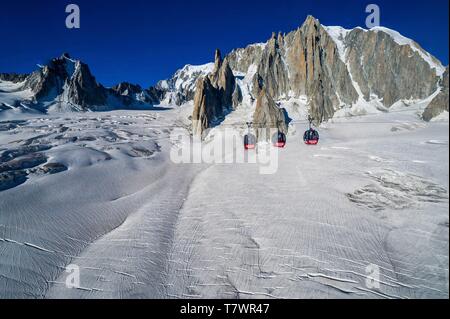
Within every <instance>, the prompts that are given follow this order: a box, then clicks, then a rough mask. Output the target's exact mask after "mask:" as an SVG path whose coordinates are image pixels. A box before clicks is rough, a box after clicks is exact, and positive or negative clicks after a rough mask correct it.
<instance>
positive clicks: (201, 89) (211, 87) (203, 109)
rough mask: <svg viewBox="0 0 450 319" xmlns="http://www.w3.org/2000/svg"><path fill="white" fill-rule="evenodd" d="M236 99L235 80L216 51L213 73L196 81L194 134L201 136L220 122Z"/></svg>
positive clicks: (227, 65) (237, 94)
mask: <svg viewBox="0 0 450 319" xmlns="http://www.w3.org/2000/svg"><path fill="white" fill-rule="evenodd" d="M236 99H239V92H236V79H235V77H234V74H233V71H232V70H231V67H230V63H229V60H228V59H227V58H225V59H224V60H223V61H222V57H221V54H220V50H218V49H217V50H216V52H215V64H214V70H213V72H211V73H209V74H208V75H207V76H205V77H202V78H200V79H199V80H198V81H197V87H196V92H195V97H194V111H193V115H192V121H193V131H194V134H201V133H202V132H203V131H204V130H205V129H207V128H209V127H211V126H212V125H213V124H214V123H217V122H219V121H221V120H222V119H223V117H224V114H225V113H226V112H228V111H230V110H231V109H232V108H233V101H236ZM234 103H236V102H234Z"/></svg>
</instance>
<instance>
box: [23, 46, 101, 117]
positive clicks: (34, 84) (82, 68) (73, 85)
mask: <svg viewBox="0 0 450 319" xmlns="http://www.w3.org/2000/svg"><path fill="white" fill-rule="evenodd" d="M24 88H26V89H31V90H32V91H33V93H34V97H35V101H36V102H48V101H52V100H55V101H56V102H57V103H59V104H69V105H72V106H75V107H79V108H81V109H82V110H87V109H91V108H93V109H95V107H97V106H105V105H106V104H107V96H108V90H107V89H105V88H104V87H103V86H102V85H101V84H99V83H97V81H96V79H95V77H94V76H93V75H92V74H91V72H90V70H89V67H88V65H87V64H85V63H83V62H81V61H75V60H72V59H71V58H70V56H69V55H68V54H67V53H65V54H63V55H62V56H61V57H60V58H56V59H52V60H51V61H50V62H49V63H48V64H47V65H45V66H43V67H42V68H41V69H40V70H38V71H36V72H33V73H32V74H31V75H30V76H29V77H28V78H27V79H26V81H25V84H24Z"/></svg>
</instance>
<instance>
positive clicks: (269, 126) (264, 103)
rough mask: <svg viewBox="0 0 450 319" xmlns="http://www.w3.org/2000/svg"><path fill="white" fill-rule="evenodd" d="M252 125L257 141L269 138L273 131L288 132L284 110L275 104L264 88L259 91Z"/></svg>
mask: <svg viewBox="0 0 450 319" xmlns="http://www.w3.org/2000/svg"><path fill="white" fill-rule="evenodd" d="M253 127H254V128H255V130H256V138H257V140H258V141H261V140H270V139H271V136H272V134H273V133H274V132H275V133H276V132H281V133H284V134H287V132H288V125H287V121H286V115H285V112H284V110H283V109H280V108H279V107H278V106H277V104H276V103H275V101H274V100H273V98H272V96H271V95H270V94H269V92H268V91H267V90H266V88H263V89H262V90H261V91H260V92H259V95H258V99H257V101H256V109H255V113H254V114H253Z"/></svg>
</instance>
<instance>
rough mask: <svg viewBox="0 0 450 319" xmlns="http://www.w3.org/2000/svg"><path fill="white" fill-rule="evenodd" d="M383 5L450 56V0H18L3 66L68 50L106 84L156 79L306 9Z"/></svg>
mask: <svg viewBox="0 0 450 319" xmlns="http://www.w3.org/2000/svg"><path fill="white" fill-rule="evenodd" d="M69 3H76V4H78V5H79V6H80V9H81V29H78V30H69V29H66V27H65V19H66V15H67V14H66V13H65V7H66V5H68V4H69ZM369 3H376V4H378V5H379V7H380V9H381V25H383V26H385V27H389V28H392V29H395V30H397V31H399V32H400V33H402V34H403V35H405V36H407V37H409V38H412V39H414V40H416V41H417V42H418V43H419V44H421V45H422V47H424V48H425V49H426V50H427V51H429V52H431V53H432V54H433V55H435V56H436V57H437V58H438V59H440V60H441V61H442V63H443V64H445V65H447V64H448V47H449V44H448V38H449V34H448V31H449V20H448V10H449V8H448V6H449V1H448V0H427V1H404V0H399V1H392V0H387V1H384V0H383V1H381V0H369V1H360V0H346V1H331V0H296V1H291V0H259V1H255V0H247V1H246V0H240V1H238V0H227V1H220V2H219V1H207V0H191V1H189V0H184V1H181V0H171V1H149V0H128V1H107V0H95V1H92V0H72V1H65V0H58V1H55V0H40V1H35V0H23V1H19V0H16V1H11V0H7V1H2V3H1V5H0V30H1V31H2V32H1V34H2V36H1V46H0V72H22V73H25V72H31V71H33V70H34V69H36V64H37V63H45V61H48V60H49V59H50V58H52V57H55V56H59V55H61V53H63V52H69V53H70V54H71V55H72V56H74V57H76V58H79V59H81V60H83V61H84V62H86V63H88V64H89V66H90V67H91V70H92V72H93V73H94V75H95V76H96V77H97V80H98V81H99V82H101V83H103V84H104V85H106V86H110V85H113V84H116V83H118V82H122V81H128V82H132V83H138V84H141V85H142V86H144V87H148V86H150V85H153V84H154V83H156V82H157V81H158V80H160V79H164V78H167V77H170V76H171V75H172V74H173V72H174V71H176V70H177V69H178V68H180V67H182V66H183V65H185V64H188V63H189V64H203V63H206V62H209V61H211V60H212V58H213V55H214V49H215V48H220V49H221V50H222V51H223V52H225V53H226V52H229V51H230V50H232V49H233V48H237V47H243V46H246V45H247V44H250V43H254V42H263V41H266V40H267V39H268V38H269V37H270V35H271V33H272V31H283V32H289V31H291V30H293V29H296V28H297V27H298V26H300V25H301V24H302V23H303V21H304V20H305V18H306V16H307V15H308V14H311V15H313V16H315V17H316V18H318V19H319V20H320V21H321V22H322V23H323V24H325V25H341V26H344V27H348V28H351V27H354V26H364V24H365V19H366V16H367V14H366V13H365V8H366V5H367V4H369Z"/></svg>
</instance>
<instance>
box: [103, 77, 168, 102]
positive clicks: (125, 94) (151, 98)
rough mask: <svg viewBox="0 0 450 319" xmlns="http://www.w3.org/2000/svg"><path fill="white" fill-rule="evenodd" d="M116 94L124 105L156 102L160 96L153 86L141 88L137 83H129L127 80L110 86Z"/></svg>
mask: <svg viewBox="0 0 450 319" xmlns="http://www.w3.org/2000/svg"><path fill="white" fill-rule="evenodd" d="M111 89H112V90H113V91H114V92H115V93H116V94H118V95H119V96H120V97H121V98H122V100H123V103H124V104H125V105H128V106H130V105H133V104H152V105H153V104H158V103H159V99H160V97H161V92H159V91H158V90H157V89H156V88H155V87H150V88H149V89H145V90H144V89H142V87H141V86H140V85H138V84H131V83H128V82H122V83H119V84H117V85H115V86H113V87H112V88H111Z"/></svg>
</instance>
